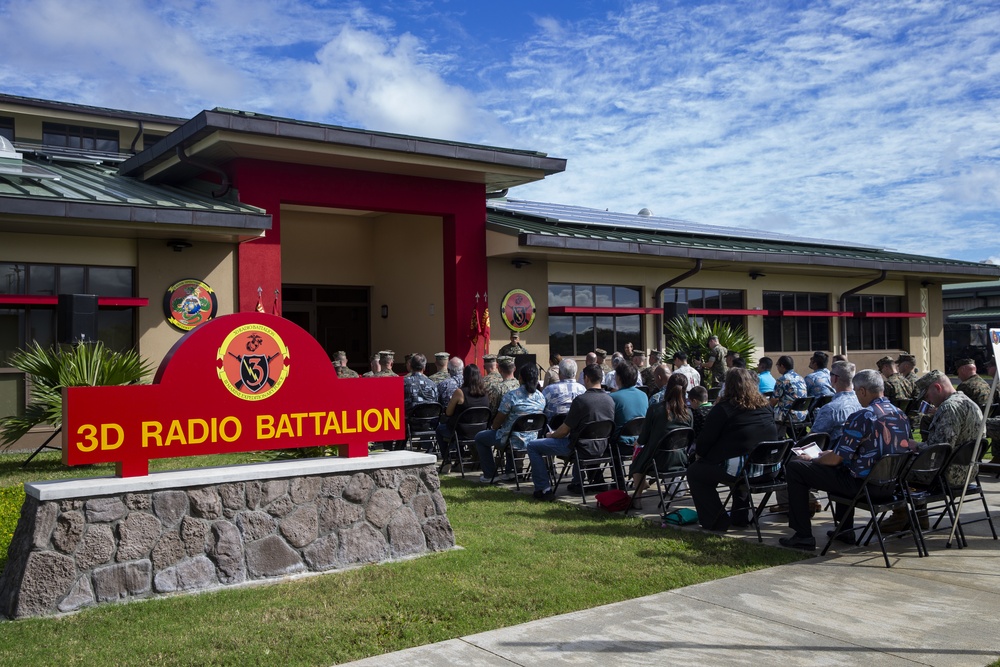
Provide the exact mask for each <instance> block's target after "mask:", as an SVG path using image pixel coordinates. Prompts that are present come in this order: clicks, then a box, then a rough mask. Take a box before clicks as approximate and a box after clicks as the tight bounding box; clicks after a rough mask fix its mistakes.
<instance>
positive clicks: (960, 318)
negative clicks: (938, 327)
mask: <svg viewBox="0 0 1000 667" xmlns="http://www.w3.org/2000/svg"><path fill="white" fill-rule="evenodd" d="M947 319H948V321H949V322H998V321H1000V308H971V309H969V310H964V311H962V312H961V313H953V314H951V315H949V316H948V317H947Z"/></svg>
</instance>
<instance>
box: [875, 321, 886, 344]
mask: <svg viewBox="0 0 1000 667" xmlns="http://www.w3.org/2000/svg"><path fill="white" fill-rule="evenodd" d="M872 334H873V335H872V339H873V340H872V342H873V344H874V345H875V347H874V348H872V349H875V350H884V349H885V348H886V347H888V346H887V345H886V344H885V321H884V320H883V321H878V320H875V321H873V322H872Z"/></svg>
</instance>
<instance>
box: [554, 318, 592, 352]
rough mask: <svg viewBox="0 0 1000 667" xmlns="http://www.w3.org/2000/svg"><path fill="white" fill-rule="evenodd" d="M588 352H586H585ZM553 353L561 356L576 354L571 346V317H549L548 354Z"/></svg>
mask: <svg viewBox="0 0 1000 667" xmlns="http://www.w3.org/2000/svg"><path fill="white" fill-rule="evenodd" d="M589 351H590V350H587V352H589ZM553 352H557V353H559V354H561V355H563V356H568V355H575V354H576V349H575V348H574V346H573V316H572V315H550V316H549V354H551V353H553ZM584 354H586V352H584Z"/></svg>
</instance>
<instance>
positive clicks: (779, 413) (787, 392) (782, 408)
mask: <svg viewBox="0 0 1000 667" xmlns="http://www.w3.org/2000/svg"><path fill="white" fill-rule="evenodd" d="M777 367H778V373H780V374H781V375H780V377H778V379H777V380H775V382H774V391H773V392H772V394H771V399H770V401H771V407H772V408H774V420H775V421H777V422H781V423H785V424H787V423H788V415H789V414H792V415H793V416H794V417H795V420H796V421H801V420H803V419H805V418H806V413H805V411H804V410H796V411H794V412H792V410H791V407H792V403H794V402H795V399H797V398H805V397H806V381H805V380H803V379H802V376H801V375H799V374H798V373H796V372H795V361H794V360H793V359H792V358H791V357H789V356H788V355H784V356H781V357H778V364H777Z"/></svg>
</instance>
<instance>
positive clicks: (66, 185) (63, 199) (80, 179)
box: [0, 155, 271, 235]
mask: <svg viewBox="0 0 1000 667" xmlns="http://www.w3.org/2000/svg"><path fill="white" fill-rule="evenodd" d="M23 161H24V163H25V164H29V165H33V166H35V167H38V168H41V169H44V170H45V171H47V172H50V173H51V175H53V176H55V177H56V178H45V179H35V178H28V177H17V176H5V175H3V174H2V173H0V214H16V215H19V216H40V217H54V218H77V219H97V220H113V221H126V222H143V223H154V224H156V223H159V224H168V225H169V224H177V225H197V226H204V227H214V228H232V229H246V230H252V231H253V232H254V235H257V232H259V231H260V230H266V229H270V228H271V216H270V215H267V214H265V213H264V211H263V210H262V209H259V208H257V207H254V206H247V205H245V204H238V203H234V202H230V201H223V200H221V199H214V198H213V197H212V196H211V195H210V194H202V193H199V192H194V191H192V190H187V189H181V188H176V187H169V186H161V185H150V184H147V183H144V182H142V181H140V180H137V179H134V178H129V177H126V176H121V175H120V174H119V173H118V168H117V164H86V163H79V162H73V161H68V162H64V161H59V160H53V161H49V160H37V159H33V158H30V157H29V156H28V155H25V156H24V158H23ZM111 162H112V163H113V162H115V161H114V160H111Z"/></svg>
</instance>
